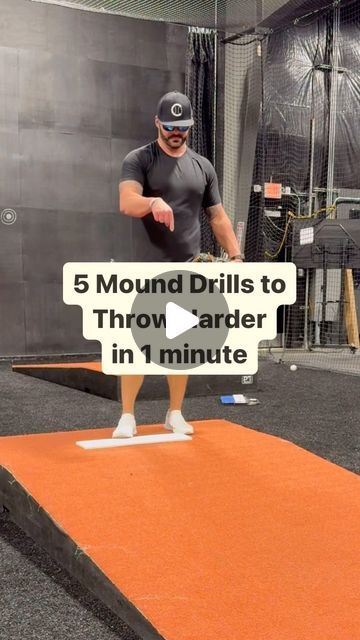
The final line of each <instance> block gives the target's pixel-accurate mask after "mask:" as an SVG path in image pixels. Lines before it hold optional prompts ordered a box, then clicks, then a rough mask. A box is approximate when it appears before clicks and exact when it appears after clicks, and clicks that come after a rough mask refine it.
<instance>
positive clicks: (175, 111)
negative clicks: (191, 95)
mask: <svg viewBox="0 0 360 640" xmlns="http://www.w3.org/2000/svg"><path fill="white" fill-rule="evenodd" d="M171 113H172V115H173V116H175V117H176V118H179V117H180V116H182V114H183V108H182V106H181V104H179V103H178V102H176V103H175V104H173V106H172V107H171Z"/></svg>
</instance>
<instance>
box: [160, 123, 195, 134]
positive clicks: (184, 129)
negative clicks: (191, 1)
mask: <svg viewBox="0 0 360 640" xmlns="http://www.w3.org/2000/svg"><path fill="white" fill-rule="evenodd" d="M162 128H163V129H165V131H168V132H169V133H170V132H171V131H174V130H175V129H177V130H178V131H181V133H185V131H189V129H190V127H177V126H176V125H175V126H174V127H173V126H172V125H171V124H163V125H162Z"/></svg>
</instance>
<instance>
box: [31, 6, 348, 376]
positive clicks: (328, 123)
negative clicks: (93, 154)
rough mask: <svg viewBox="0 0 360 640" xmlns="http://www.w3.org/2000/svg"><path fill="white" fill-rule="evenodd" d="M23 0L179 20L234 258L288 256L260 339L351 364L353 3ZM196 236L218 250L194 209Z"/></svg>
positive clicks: (197, 133)
mask: <svg viewBox="0 0 360 640" xmlns="http://www.w3.org/2000/svg"><path fill="white" fill-rule="evenodd" d="M33 1H43V2H44V1H45V2H48V3H53V4H61V5H65V6H69V7H76V8H80V9H87V10H92V11H101V12H109V13H114V14H120V15H125V16H131V17H135V18H141V19H150V20H157V21H164V22H171V23H177V24H183V25H188V27H189V29H188V46H187V57H186V61H185V65H184V66H185V67H186V74H185V87H184V89H185V91H186V93H187V94H188V95H189V97H190V98H191V100H192V103H193V106H194V113H195V122H196V124H195V127H194V130H193V132H192V138H191V140H190V144H191V146H192V147H193V148H194V149H195V150H197V151H199V153H201V154H202V155H205V156H207V157H208V158H209V159H210V160H211V161H212V162H213V163H214V164H215V166H216V169H217V172H218V176H219V179H220V184H221V188H222V193H223V200H224V205H225V209H226V211H227V213H228V214H229V216H230V217H231V219H232V221H233V224H234V228H235V231H236V233H237V236H238V239H239V242H240V245H241V250H242V252H243V253H244V255H245V259H246V260H247V261H269V262H288V261H291V262H294V263H295V264H296V266H297V274H298V278H297V288H298V291H297V294H298V295H297V301H296V303H295V304H294V305H292V306H290V307H286V308H281V309H279V312H278V319H277V324H278V327H277V333H278V337H277V338H276V340H273V341H271V342H267V343H262V344H261V345H260V353H261V354H262V355H263V356H264V357H271V358H276V359H277V360H278V361H279V362H280V361H282V362H287V361H291V362H293V363H296V364H302V365H306V366H311V367H321V368H325V369H331V370H337V371H342V372H348V373H359V374H360V348H359V347H360V344H359V318H360V173H359V169H358V168H359V166H360V134H359V131H358V122H359V115H360V89H359V87H360V49H359V46H358V43H359V41H360V4H359V3H358V2H357V1H353V0H335V1H333V2H326V1H324V0H287V1H286V0H266V2H264V1H263V0H244V1H242V2H239V1H238V0H236V1H235V0H217V1H212V0H202V1H201V2H200V1H199V0H195V1H194V0H192V1H191V2H190V0H181V1H175V0H174V1H173V2H172V3H168V2H167V1H166V0H163V1H162V0H68V1H65V0H58V1H55V0H33ZM202 245H203V246H202V250H203V251H210V252H211V253H213V254H215V255H219V247H217V246H216V242H215V240H214V238H213V237H212V235H211V233H210V231H209V227H208V225H207V224H206V220H205V218H204V219H203V243H202Z"/></svg>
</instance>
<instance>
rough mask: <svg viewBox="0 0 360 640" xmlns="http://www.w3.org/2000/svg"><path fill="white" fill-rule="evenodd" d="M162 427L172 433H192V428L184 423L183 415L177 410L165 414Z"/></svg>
mask: <svg viewBox="0 0 360 640" xmlns="http://www.w3.org/2000/svg"><path fill="white" fill-rule="evenodd" d="M164 427H165V429H169V431H172V432H173V433H185V434H191V433H194V427H193V426H192V425H191V424H189V423H188V422H186V420H185V419H184V417H183V414H182V413H181V411H179V410H178V409H176V410H174V411H168V412H167V414H166V418H165V424H164Z"/></svg>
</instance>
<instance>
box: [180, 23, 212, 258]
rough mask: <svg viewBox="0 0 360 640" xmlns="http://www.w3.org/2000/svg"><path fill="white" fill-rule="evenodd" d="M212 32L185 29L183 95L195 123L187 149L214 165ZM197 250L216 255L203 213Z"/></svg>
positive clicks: (203, 213) (209, 229)
mask: <svg viewBox="0 0 360 640" xmlns="http://www.w3.org/2000/svg"><path fill="white" fill-rule="evenodd" d="M215 49H216V34H215V32H202V31H199V30H197V29H193V30H189V34H188V43H187V54H186V76H185V93H186V94H187V95H188V96H189V98H190V100H191V103H192V107H193V111H194V121H195V124H194V126H193V128H192V130H191V133H190V136H189V146H190V147H192V148H193V149H194V151H196V152H197V153H200V154H201V155H202V156H205V157H206V158H208V159H209V160H210V162H212V163H213V164H214V125H215V122H214V118H215V113H214V95H215V55H216V54H215ZM201 250H202V251H204V252H210V253H212V254H214V255H218V254H219V248H218V246H217V243H216V240H215V238H214V235H213V233H212V231H211V227H210V226H209V223H208V220H207V217H206V214H205V212H204V211H202V214H201Z"/></svg>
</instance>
